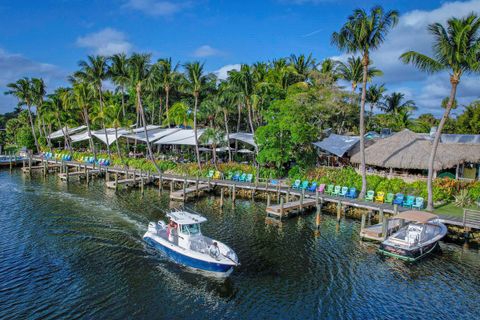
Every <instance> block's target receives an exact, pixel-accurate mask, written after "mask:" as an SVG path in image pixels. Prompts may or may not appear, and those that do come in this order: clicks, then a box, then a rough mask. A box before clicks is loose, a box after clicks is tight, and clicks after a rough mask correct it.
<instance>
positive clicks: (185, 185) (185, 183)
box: [183, 177, 187, 202]
mask: <svg viewBox="0 0 480 320" xmlns="http://www.w3.org/2000/svg"><path fill="white" fill-rule="evenodd" d="M186 189H187V177H185V178H183V202H185V200H186V199H187V190H186Z"/></svg>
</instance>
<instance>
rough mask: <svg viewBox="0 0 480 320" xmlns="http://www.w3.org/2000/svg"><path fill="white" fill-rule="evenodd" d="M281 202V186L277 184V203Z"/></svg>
mask: <svg viewBox="0 0 480 320" xmlns="http://www.w3.org/2000/svg"><path fill="white" fill-rule="evenodd" d="M278 202H280V184H277V203H278Z"/></svg>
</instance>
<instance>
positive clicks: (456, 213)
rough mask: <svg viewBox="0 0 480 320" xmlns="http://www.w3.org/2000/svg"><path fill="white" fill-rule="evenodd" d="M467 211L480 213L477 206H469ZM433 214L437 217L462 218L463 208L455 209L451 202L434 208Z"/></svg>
mask: <svg viewBox="0 0 480 320" xmlns="http://www.w3.org/2000/svg"><path fill="white" fill-rule="evenodd" d="M467 209H473V210H479V211H480V208H479V207H478V206H477V205H473V206H470V207H468V208H467ZM433 213H435V214H438V215H446V216H452V217H459V218H463V208H459V207H456V206H455V205H454V204H453V203H452V202H451V203H447V204H445V205H443V206H440V207H437V208H435V210H433Z"/></svg>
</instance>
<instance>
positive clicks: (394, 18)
mask: <svg viewBox="0 0 480 320" xmlns="http://www.w3.org/2000/svg"><path fill="white" fill-rule="evenodd" d="M397 22H398V12H397V11H396V10H392V11H387V12H385V11H384V10H383V8H382V7H381V6H375V7H373V8H372V9H371V10H370V13H367V12H365V10H363V9H355V10H354V11H353V14H352V15H350V16H349V17H348V21H347V22H346V23H345V24H344V25H343V26H342V28H341V29H340V31H339V32H334V33H333V34H332V43H333V44H334V45H336V46H337V47H338V48H339V49H341V50H345V51H346V52H348V53H352V54H355V53H360V54H361V57H362V66H363V78H362V98H361V102H360V159H361V161H360V171H361V173H362V189H361V191H360V195H359V196H360V197H363V196H364V195H365V192H366V189H367V175H366V167H365V137H364V136H365V120H364V118H365V101H366V94H367V81H368V66H369V64H370V52H371V51H373V50H376V49H378V48H379V47H380V45H381V44H382V43H383V42H384V40H385V37H386V35H387V33H388V32H389V31H390V29H391V28H393V27H394V26H395V25H396V24H397Z"/></svg>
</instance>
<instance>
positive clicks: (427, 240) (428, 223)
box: [379, 210, 447, 261]
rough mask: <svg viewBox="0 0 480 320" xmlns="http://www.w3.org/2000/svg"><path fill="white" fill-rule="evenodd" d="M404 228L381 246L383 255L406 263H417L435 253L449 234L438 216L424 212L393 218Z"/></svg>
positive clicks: (413, 212) (399, 215)
mask: <svg viewBox="0 0 480 320" xmlns="http://www.w3.org/2000/svg"><path fill="white" fill-rule="evenodd" d="M393 218H394V219H398V220H400V221H401V225H402V227H400V228H399V229H398V231H397V232H395V233H394V234H392V235H391V236H390V237H388V238H387V239H386V240H385V241H383V242H382V243H381V244H380V248H379V251H380V253H382V254H385V255H388V256H392V257H395V258H399V259H402V260H406V261H417V260H419V259H421V258H423V257H424V256H426V255H427V254H429V253H430V252H432V251H434V250H435V249H436V248H437V246H438V241H440V240H441V239H442V238H443V237H444V236H445V235H446V234H447V227H446V226H445V225H444V224H443V223H441V222H440V221H439V219H438V216H436V215H434V214H431V213H428V212H424V211H414V210H411V211H405V212H402V213H400V214H398V215H396V216H394V217H393Z"/></svg>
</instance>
